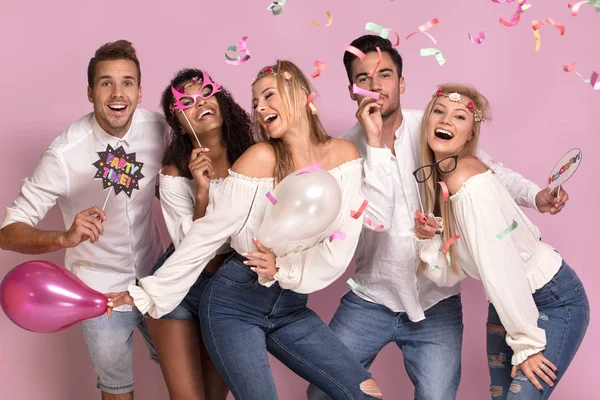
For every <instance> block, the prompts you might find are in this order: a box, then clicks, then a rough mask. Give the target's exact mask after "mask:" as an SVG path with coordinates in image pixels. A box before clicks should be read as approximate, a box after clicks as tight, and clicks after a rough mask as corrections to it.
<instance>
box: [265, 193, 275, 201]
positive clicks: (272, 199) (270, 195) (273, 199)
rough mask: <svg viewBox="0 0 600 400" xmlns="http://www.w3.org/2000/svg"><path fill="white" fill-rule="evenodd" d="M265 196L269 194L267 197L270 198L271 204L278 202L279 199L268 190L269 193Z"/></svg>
mask: <svg viewBox="0 0 600 400" xmlns="http://www.w3.org/2000/svg"><path fill="white" fill-rule="evenodd" d="M265 196H267V199H269V201H270V202H271V204H276V203H277V199H276V198H275V197H274V196H273V195H272V194H271V192H267V194H266V195H265Z"/></svg>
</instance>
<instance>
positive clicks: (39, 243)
mask: <svg viewBox="0 0 600 400" xmlns="http://www.w3.org/2000/svg"><path fill="white" fill-rule="evenodd" d="M64 235H65V233H64V232H55V231H43V230H41V229H37V228H33V227H31V226H29V225H27V224H25V223H23V222H15V223H12V224H10V225H7V226H5V227H4V228H2V230H0V247H1V248H2V250H9V251H15V252H17V253H22V254H43V253H51V252H53V251H57V250H61V249H64V248H65V246H64V244H63V243H64Z"/></svg>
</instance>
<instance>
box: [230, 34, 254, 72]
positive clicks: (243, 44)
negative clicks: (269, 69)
mask: <svg viewBox="0 0 600 400" xmlns="http://www.w3.org/2000/svg"><path fill="white" fill-rule="evenodd" d="M246 40H248V36H244V37H243V38H242V39H241V40H240V41H239V42H238V43H237V45H235V46H229V47H227V49H226V50H225V62H226V63H227V64H229V65H240V64H243V63H245V62H246V61H248V60H249V59H250V52H249V51H248V49H247V48H246ZM228 51H235V52H238V51H240V52H241V51H243V52H244V53H246V54H245V55H244V56H243V57H240V56H238V57H235V58H233V57H230V56H229V55H228V54H227V52H228Z"/></svg>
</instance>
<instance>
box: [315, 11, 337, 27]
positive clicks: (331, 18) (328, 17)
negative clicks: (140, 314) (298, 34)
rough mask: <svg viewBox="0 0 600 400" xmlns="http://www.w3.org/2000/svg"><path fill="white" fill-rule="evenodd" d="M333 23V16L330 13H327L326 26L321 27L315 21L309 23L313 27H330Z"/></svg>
mask: <svg viewBox="0 0 600 400" xmlns="http://www.w3.org/2000/svg"><path fill="white" fill-rule="evenodd" d="M332 22H333V16H332V15H331V11H327V25H323V24H321V23H319V22H317V21H311V24H313V25H314V26H319V27H321V26H331V23H332Z"/></svg>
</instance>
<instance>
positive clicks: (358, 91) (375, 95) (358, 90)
mask: <svg viewBox="0 0 600 400" xmlns="http://www.w3.org/2000/svg"><path fill="white" fill-rule="evenodd" d="M352 93H354V94H357V95H359V96H366V97H370V98H372V99H373V100H379V93H378V92H371V91H369V90H365V89H362V88H359V87H358V86H356V83H353V84H352Z"/></svg>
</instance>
